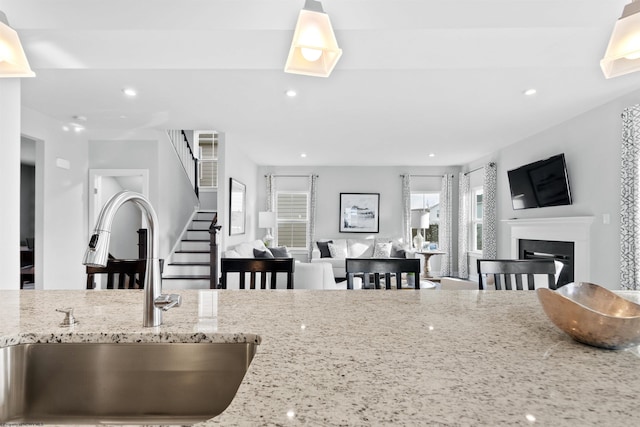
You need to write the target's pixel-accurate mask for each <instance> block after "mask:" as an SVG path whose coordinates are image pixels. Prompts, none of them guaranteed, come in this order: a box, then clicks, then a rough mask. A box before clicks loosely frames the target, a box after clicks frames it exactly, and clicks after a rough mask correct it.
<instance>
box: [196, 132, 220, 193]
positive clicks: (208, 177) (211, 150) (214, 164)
mask: <svg viewBox="0 0 640 427" xmlns="http://www.w3.org/2000/svg"><path fill="white" fill-rule="evenodd" d="M198 147H199V148H200V152H199V156H198V159H199V160H198V186H199V187H200V188H218V134H217V133H215V132H209V133H201V134H200V135H199V136H198Z"/></svg>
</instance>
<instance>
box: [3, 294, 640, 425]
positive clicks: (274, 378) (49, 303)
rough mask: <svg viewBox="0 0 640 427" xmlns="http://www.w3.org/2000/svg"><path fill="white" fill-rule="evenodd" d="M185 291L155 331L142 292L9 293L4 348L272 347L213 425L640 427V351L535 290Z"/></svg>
mask: <svg viewBox="0 0 640 427" xmlns="http://www.w3.org/2000/svg"><path fill="white" fill-rule="evenodd" d="M179 293H180V294H181V295H182V296H183V299H184V301H183V306H182V307H180V308H176V309H172V310H171V311H169V312H167V313H165V314H164V324H163V325H162V326H161V327H159V328H143V327H142V326H141V325H142V292H140V291H87V292H85V291H0V345H11V344H14V343H18V342H38V341H39V342H43V341H44V342H50V341H53V342H59V341H86V340H93V341H96V340H99V341H107V342H108V341H159V340H160V341H167V340H170V341H184V340H187V341H244V340H259V339H260V338H261V344H260V345H259V346H258V350H257V354H256V356H255V358H254V360H253V362H252V363H251V366H250V368H249V371H248V372H247V375H246V376H245V378H244V380H243V383H242V385H241V386H240V389H239V390H238V393H237V395H236V398H235V399H234V401H233V402H232V403H231V405H230V406H229V408H227V410H226V411H225V412H224V413H223V414H221V415H220V416H219V417H217V418H216V419H214V420H210V421H208V422H205V423H201V424H200V425H201V426H213V425H218V424H221V425H224V426H233V425H239V426H253V425H285V426H286V425H331V426H333V425H349V426H351V425H392V424H393V425H411V426H413V425H436V426H437V425H451V426H471V425H473V426H478V425H482V426H494V425H525V426H526V425H544V426H547V425H549V426H584V425H607V426H622V425H625V426H628V425H636V424H637V422H638V421H637V420H638V418H640V397H639V396H640V358H639V353H638V348H635V349H632V350H626V351H608V350H602V349H597V348H592V347H588V346H585V345H582V344H579V343H576V342H574V341H572V340H571V338H569V337H568V336H566V335H565V334H563V333H562V332H560V331H559V330H557V329H556V328H555V326H553V324H552V323H551V322H550V321H549V320H548V319H547V318H546V316H545V314H544V312H543V311H542V308H541V306H540V304H539V303H538V300H537V297H536V294H535V293H533V292H526V291H523V292H517V291H513V292H507V291H504V292H495V291H486V292H479V291H412V290H403V291H396V290H392V291H179ZM639 294H640V293H624V294H623V295H624V296H626V297H630V298H632V299H634V300H636V301H638V300H640V297H639V296H638V295H639ZM216 301H217V302H216ZM63 307H74V309H75V312H74V313H75V315H76V317H77V318H78V320H79V321H80V324H79V325H77V326H76V327H74V328H73V329H71V330H70V329H67V328H61V327H58V323H59V322H60V320H61V319H62V317H63V315H62V314H61V313H57V312H55V311H54V310H55V308H63ZM253 334H257V335H259V337H260V338H258V337H256V336H255V335H253Z"/></svg>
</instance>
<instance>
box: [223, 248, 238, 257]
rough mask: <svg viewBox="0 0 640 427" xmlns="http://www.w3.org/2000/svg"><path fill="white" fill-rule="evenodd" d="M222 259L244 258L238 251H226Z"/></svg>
mask: <svg viewBox="0 0 640 427" xmlns="http://www.w3.org/2000/svg"><path fill="white" fill-rule="evenodd" d="M222 258H242V257H241V256H240V254H239V253H238V252H237V251H234V250H233V249H229V250H227V251H224V253H223V254H222Z"/></svg>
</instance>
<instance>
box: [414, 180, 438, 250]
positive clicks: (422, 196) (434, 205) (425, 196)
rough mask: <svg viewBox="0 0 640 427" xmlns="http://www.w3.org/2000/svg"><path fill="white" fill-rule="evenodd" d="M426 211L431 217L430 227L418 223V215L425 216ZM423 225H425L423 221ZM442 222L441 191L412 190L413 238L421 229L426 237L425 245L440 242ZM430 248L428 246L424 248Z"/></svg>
mask: <svg viewBox="0 0 640 427" xmlns="http://www.w3.org/2000/svg"><path fill="white" fill-rule="evenodd" d="M425 213H427V214H428V217H429V225H428V227H422V228H419V227H420V226H419V225H418V222H416V221H415V220H417V218H418V217H421V218H424V215H425ZM421 223H422V224H421V225H425V224H424V221H421ZM439 223H440V193H439V192H438V193H433V192H412V193H411V238H413V237H415V236H416V234H418V230H420V234H422V236H423V237H424V241H425V245H426V244H427V243H429V244H437V243H438V227H439ZM424 249H428V248H424Z"/></svg>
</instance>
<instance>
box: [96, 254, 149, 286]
mask: <svg viewBox="0 0 640 427" xmlns="http://www.w3.org/2000/svg"><path fill="white" fill-rule="evenodd" d="M146 263H147V260H145V259H131V260H125V259H110V260H109V261H108V262H107V266H106V267H89V266H87V289H95V286H96V284H95V280H94V276H95V275H96V274H106V275H107V289H143V288H144V276H145V272H146ZM116 280H117V283H118V285H117V286H118V287H117V288H115V287H114V286H115V283H116Z"/></svg>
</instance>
